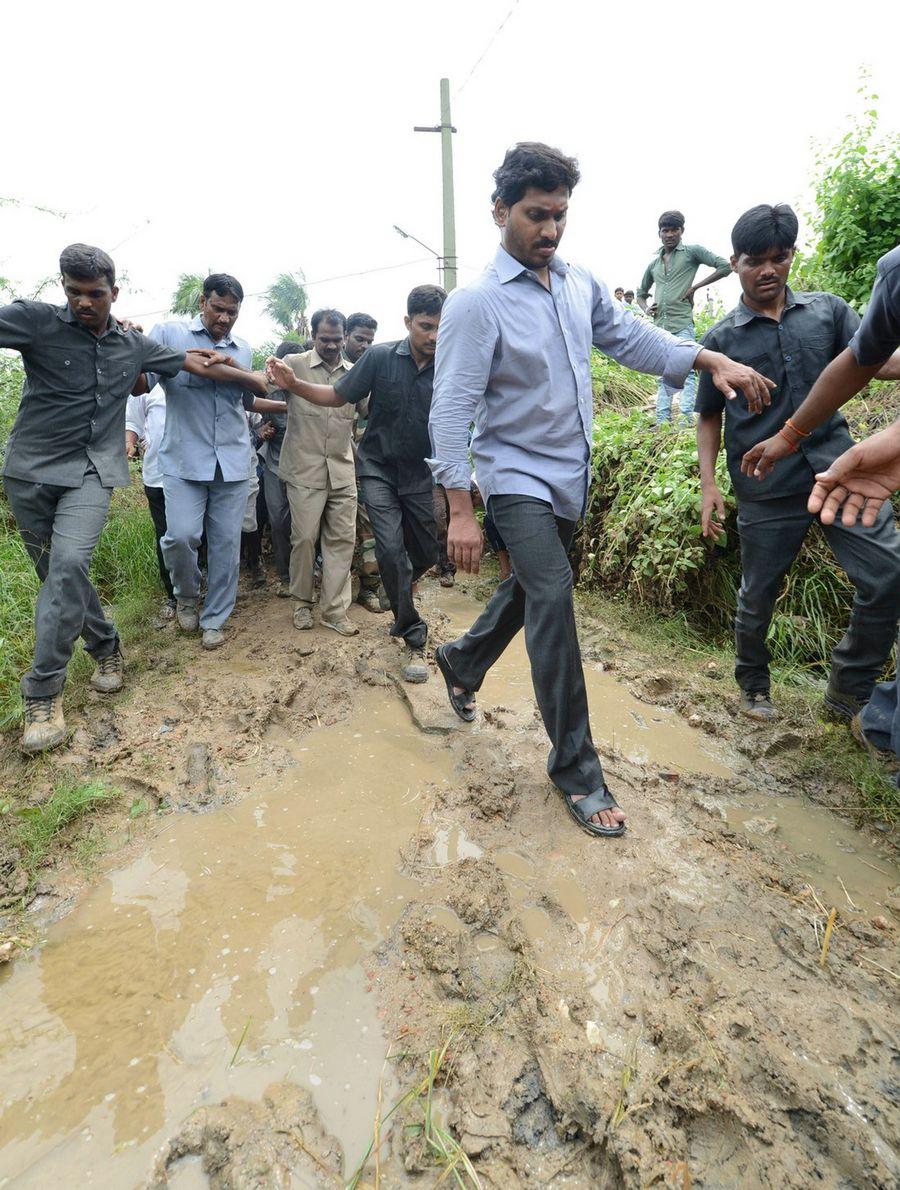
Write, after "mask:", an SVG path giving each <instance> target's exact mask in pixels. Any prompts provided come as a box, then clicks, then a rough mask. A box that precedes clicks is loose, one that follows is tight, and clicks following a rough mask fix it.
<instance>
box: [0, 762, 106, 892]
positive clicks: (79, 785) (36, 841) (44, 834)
mask: <svg viewBox="0 0 900 1190" xmlns="http://www.w3.org/2000/svg"><path fill="white" fill-rule="evenodd" d="M119 796H120V794H119V791H118V790H116V789H109V788H108V787H107V786H105V785H104V784H103V783H102V782H101V781H81V782H76V781H69V780H61V781H59V782H57V784H56V786H55V788H54V790H53V793H52V794H51V795H50V797H49V798H48V799H47V801H46V802H44V803H43V805H40V806H27V807H25V808H24V809H21V810H16V811H13V813H14V814H15V816H16V818H17V819H18V822H17V823H16V825H15V827H14V828H13V831H12V841H13V843H14V845H15V846H17V847H18V849H19V850H20V852H21V855H22V866H23V867H24V868H25V870H26V872H28V875H29V877H30V878H31V879H32V880H33V879H34V876H35V874H36V872H37V870H38V868H39V867H40V866H41V863H42V861H43V860H44V858H45V857H46V856H47V855H48V853H49V852H50V850H51V848H52V847H53V846H54V845H55V844H56V843H57V842H58V840H59V839H60V838H61V837H62V835H63V834H64V833H65V831H66V829H67V827H69V826H71V825H72V823H74V822H78V821H79V820H80V819H82V818H84V817H85V815H87V814H90V813H91V812H93V811H94V810H96V809H98V808H99V807H100V806H102V805H104V804H106V803H109V802H113V801H115V800H116V799H117V798H118V797H119ZM94 854H95V849H94V845H93V843H92V845H91V846H90V847H89V848H88V850H87V851H83V853H79V852H76V858H78V856H79V855H81V859H82V862H87V860H88V858H89V857H90V858H92V857H93V855H94Z"/></svg>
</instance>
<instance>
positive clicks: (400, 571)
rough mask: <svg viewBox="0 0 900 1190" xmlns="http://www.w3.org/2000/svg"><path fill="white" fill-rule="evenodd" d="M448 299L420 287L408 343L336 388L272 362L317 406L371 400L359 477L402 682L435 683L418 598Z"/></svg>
mask: <svg viewBox="0 0 900 1190" xmlns="http://www.w3.org/2000/svg"><path fill="white" fill-rule="evenodd" d="M445 298H446V294H445V293H444V291H443V289H440V288H439V287H438V286H436V285H419V286H417V287H416V288H415V289H413V290H412V292H411V293H410V295H409V297H408V298H407V303H406V309H407V316H406V320H405V321H406V329H407V331H408V332H409V334H408V336H407V338H405V339H401V340H400V341H399V342H395V343H377V344H375V345H374V346H373V347H369V348H368V349H367V350H366V351H365V353H364V354H363V355H362V357H361V358H360V359H359V360H358V361H357V363H356V364H354V366H353V368H351V370H350V371H349V372H348V373H347V374H346V375H345V376H342V377H341V379H340V380H339V381H338V382H337V384H335V386H334V388H333V389H332V388H331V386H329V385H324V384H308V383H306V382H305V381H302V380H298V379H297V377H296V376H295V375H294V373H293V371H292V370H291V368H289V367H288V366H287V365H285V364H284V363H283V362H282V361H281V360H276V359H273V358H270V359H269V361H268V364H267V369H268V373H269V378H270V379H271V380H272V382H273V383H274V384H276V385H277V386H278V387H279V388H285V389H288V390H289V391H290V392H293V393H296V394H297V396H301V397H304V398H305V399H306V400H307V401H310V402H311V403H312V404H313V405H323V406H326V407H327V406H339V405H343V404H345V403H350V404H352V405H357V404H359V402H360V401H362V400H364V399H365V398H366V397H369V398H370V400H369V418H368V422H367V424H366V431H365V433H364V434H363V438H362V441H361V442H360V445H359V451H358V453H357V459H356V474H357V476H358V478H359V481H360V488H361V491H362V497H363V500H364V501H365V505H366V509H367V510H368V513H369V519H370V520H371V522H372V528H373V531H374V534H375V555H376V558H377V560H378V569H379V571H380V573H381V581H382V582H383V583H384V587H385V590H386V591H387V595H388V599H389V600H390V604H391V611H392V612H393V613H394V623H393V625H392V627H391V635H392V636H400V637H402V638H403V639H404V641H405V642H406V647H407V657H406V664H405V666H404V669H403V678H404V680H405V681H407V682H424V681H426V680H427V678H428V668H427V666H426V665H425V659H424V649H425V642H426V640H427V637H428V626H427V625H426V624H425V622H424V620H423V619H422V617H421V616H420V615H419V612H418V609H417V608H416V606H415V602H414V600H413V590H412V588H413V583H415V582H416V580H417V579H418V578H419V577H420V576H421V575H423V574H424V573H425V572H426V571H427V570H429V569H430V568H431V567H432V566H433V565H434V564H435V562H436V561H437V553H438V545H437V536H436V532H435V523H434V506H433V501H432V495H431V489H432V479H431V471H430V470H429V468H428V466H427V464H426V463H425V458H426V456H427V455H428V454H429V453H430V451H431V444H430V440H429V437H428V414H429V412H430V410H431V392H432V387H433V384H434V352H435V346H436V344H437V330H438V324H439V323H440V318H441V308H442V306H443V304H444V299H445Z"/></svg>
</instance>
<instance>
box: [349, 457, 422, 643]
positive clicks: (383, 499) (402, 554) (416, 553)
mask: <svg viewBox="0 0 900 1190" xmlns="http://www.w3.org/2000/svg"><path fill="white" fill-rule="evenodd" d="M359 485H360V491H361V492H362V498H363V502H364V503H365V506H366V512H368V514H369V520H370V521H371V523H372V535H373V536H374V538H375V557H376V559H377V561H378V571H379V573H380V575H381V581H382V583H384V589H385V591H386V592H387V597H388V599H389V600H390V604H391V611H392V612H393V613H394V623H393V625H392V626H391V636H402V637H403V639H404V640H405V641H406V643H407V644H408V645H409V646H410V648H413V649H422V648H424V647H425V642H426V640H427V639H428V625H427V624H426V623H425V621H424V620H423V619H422V617H421V616H420V615H419V612H418V610H417V608H416V605H415V603H414V602H413V593H412V585H413V583H414V582H416V580H417V579H419V578H421V577H422V575H423V574H424V573H425V572H426V570H430V569H431V567H432V566H434V564H435V562H436V561H437V557H438V542H437V533H436V530H435V524H434V501H433V498H432V495H431V489H430V488H429V489H428V491H427V492H408V493H405V494H403V495H401V494H400V493H399V492H398V491H397V489H396V488H395V487H394V485H393V484H391V483H388V482H387V481H386V480H383V479H372V478H370V477H368V476H361V477H360V481H359Z"/></svg>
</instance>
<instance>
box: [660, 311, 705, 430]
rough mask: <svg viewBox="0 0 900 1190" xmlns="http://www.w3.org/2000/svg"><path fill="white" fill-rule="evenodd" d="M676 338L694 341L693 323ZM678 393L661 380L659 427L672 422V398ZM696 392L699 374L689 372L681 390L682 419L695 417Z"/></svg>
mask: <svg viewBox="0 0 900 1190" xmlns="http://www.w3.org/2000/svg"><path fill="white" fill-rule="evenodd" d="M675 338H676V339H686V340H687V341H688V342H691V341H693V338H694V324H693V323H691V325H690V326H686V327H685V328H684V330H683V331H678V332H677V333H676V335H675ZM677 392H678V389H677V388H672V386H671V385H670V384H664V383H663V381H662V378H660V381H659V387H658V388H657V390H656V424H657V425H658V426H661V425H662V424H663V422H664V421H671V420H672V398H673V397H674V396H675V394H676V393H677ZM696 392H697V373H696V372H694V371H690V372H688V376H687V380H685V382H684V388H683V389H682V390H681V400H680V401H679V402H678V405H679V408H680V409H681V416H682V417H692V416H693V413H694V397H695V395H696Z"/></svg>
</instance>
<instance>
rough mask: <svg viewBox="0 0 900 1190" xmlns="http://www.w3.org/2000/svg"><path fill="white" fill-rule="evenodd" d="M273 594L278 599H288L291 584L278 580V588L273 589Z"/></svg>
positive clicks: (285, 580) (284, 580)
mask: <svg viewBox="0 0 900 1190" xmlns="http://www.w3.org/2000/svg"><path fill="white" fill-rule="evenodd" d="M275 594H276V596H277V597H278V598H279V599H290V597H291V584H290V582H289V581H288V580H287V579H279V581H278V586H277V587H276V588H275Z"/></svg>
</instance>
